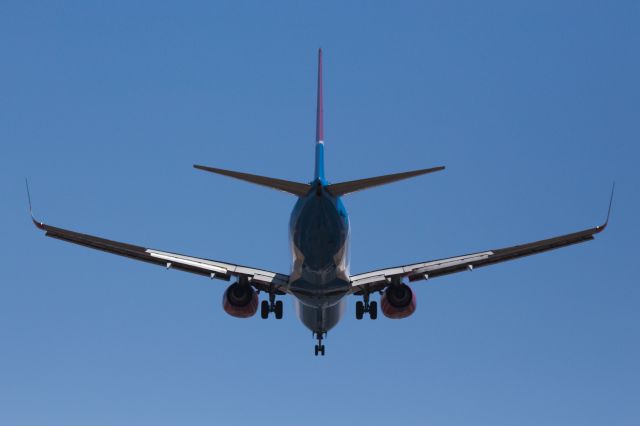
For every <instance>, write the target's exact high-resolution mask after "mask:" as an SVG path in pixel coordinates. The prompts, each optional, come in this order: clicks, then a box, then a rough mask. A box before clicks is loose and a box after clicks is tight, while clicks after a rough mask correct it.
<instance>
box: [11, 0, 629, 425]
mask: <svg viewBox="0 0 640 426" xmlns="http://www.w3.org/2000/svg"><path fill="white" fill-rule="evenodd" d="M317 3H318V2H277V3H276V2H270V3H268V4H267V2H245V1H233V2H232V1H229V2H206V1H201V2H193V1H185V2H175V3H170V2H157V1H154V2H152V1H147V2H128V1H127V2H125V1H113V2H74V1H59V2H25V1H5V2H2V3H1V4H0V40H1V41H0V70H1V72H0V75H2V80H1V81H2V82H1V83H0V98H1V99H2V102H0V141H1V144H2V145H1V146H2V155H1V156H0V165H1V167H0V177H1V179H0V194H2V200H3V202H2V204H1V206H0V215H1V217H0V218H1V220H2V223H3V224H4V226H3V229H2V230H1V231H0V235H1V237H2V241H3V249H2V253H3V255H2V259H3V260H2V265H3V268H2V269H3V274H2V281H1V284H0V323H1V324H2V327H0V424H3V425H60V424H64V425H85V424H92V425H113V424H121V425H128V424H155V425H175V424H183V425H205V424H207V425H210V424H227V425H245V424H257V423H266V424H271V423H278V424H281V425H296V424H300V423H302V422H304V423H305V424H308V425H320V424H327V423H330V424H336V425H342V424H344V425H350V424H356V423H358V424H360V423H365V424H369V425H378V424H380V425H382V424H398V423H402V424H407V425H424V424H441V425H468V424H474V425H513V424H519V425H567V424H580V425H602V424H612V425H637V424H638V419H639V418H640V389H639V388H638V383H639V381H640V366H639V365H638V359H640V332H639V327H638V326H639V325H640V309H639V308H640V289H639V286H638V279H637V278H636V276H637V271H636V266H637V259H636V254H637V252H638V249H637V244H638V243H637V242H638V240H639V239H640V232H639V228H638V217H639V215H638V213H639V212H640V201H639V198H638V194H639V193H640V192H639V189H640V188H639V183H640V172H639V171H638V167H637V163H638V158H639V156H640V149H639V148H638V146H639V137H640V127H639V123H640V121H639V117H640V85H639V84H638V76H639V75H640V55H639V54H638V45H639V44H640V25H638V23H639V22H640V5H639V3H638V2H634V1H617V2H609V3H606V2H592V1H585V2H563V1H562V2H555V1H554V2H551V1H549V2H545V1H542V2H541V1H503V2H475V1H455V2H426V1H425V2H422V1H421V2H386V3H382V2H365V1H360V2H332V1H329V2H322V4H317ZM318 47H322V48H323V49H324V54H325V56H324V59H325V71H324V73H325V139H326V158H327V165H326V169H327V175H328V178H329V179H330V180H334V181H340V180H347V179H355V178H359V177H367V176H373V175H378V174H384V173H391V172H399V171H404V170H411V169H415V168H422V167H432V166H437V165H446V166H447V170H446V171H444V172H442V173H438V174H434V175H429V176H424V177H421V178H417V179H414V180H412V181H407V182H402V183H397V184H395V185H391V186H388V187H383V188H379V189H373V190H370V191H367V192H362V193H358V194H354V195H353V196H350V197H348V198H346V199H345V204H346V206H347V209H348V210H349V212H350V216H351V222H352V228H353V233H352V266H351V268H352V272H354V273H356V272H363V271H367V270H370V269H376V268H380V267H385V266H394V265H397V264H403V263H411V262H416V261H423V260H428V259H433V258H439V257H445V256H453V255H457V254H463V253H468V252H472V251H476V250H485V249H491V248H498V247H502V246H508V245H512V244H516V243H521V242H527V241H531V240H536V239H540V238H544V237H548V236H553V235H556V234H561V233H565V232H571V231H575V230H579V229H583V228H586V227H591V226H594V225H596V224H598V223H600V222H601V221H602V220H603V219H604V216H605V213H606V207H607V202H608V196H609V190H610V186H611V182H612V181H613V180H615V181H616V183H617V189H616V199H615V202H614V211H613V217H612V222H611V226H610V228H609V229H608V230H607V231H606V232H605V233H604V234H601V235H599V236H598V238H597V239H596V241H594V242H589V243H587V244H583V245H580V246H575V247H571V248H567V249H564V250H561V251H556V252H553V253H548V254H543V255H540V256H535V257H531V258H527V259H524V260H519V261H515V262H511V263H507V264H502V265H498V266H495V267H490V268H484V269H481V270H477V271H474V272H472V273H467V274H458V275H455V276H449V277H443V278H439V279H437V280H433V281H431V282H429V283H424V282H422V283H416V284H415V285H414V289H415V291H416V293H417V297H418V310H417V312H416V314H415V315H413V316H412V317H410V318H408V319H406V320H403V321H391V320H387V319H385V318H380V319H378V320H377V321H357V322H356V321H355V319H353V315H354V313H353V304H354V303H355V299H354V300H351V301H350V303H349V309H348V311H347V315H346V317H345V319H344V320H343V322H342V323H340V324H339V325H338V327H336V328H335V329H334V330H333V331H331V333H330V334H329V337H328V340H327V342H326V345H327V356H326V357H324V358H316V357H314V356H313V350H312V349H313V343H314V342H313V340H312V338H311V333H310V332H309V331H308V330H306V329H305V328H304V327H303V326H302V325H301V324H300V323H299V321H298V320H297V319H296V318H295V315H294V312H293V304H292V302H291V300H286V301H285V319H284V320H283V321H278V322H276V321H275V320H270V321H263V320H261V319H259V318H257V317H256V318H252V319H249V320H237V319H234V318H231V317H229V316H227V315H226V314H225V313H224V312H223V311H222V309H221V296H222V293H223V291H224V288H225V286H226V284H225V283H224V282H220V281H215V282H212V281H208V280H206V279H203V278H201V277H198V276H191V275H189V274H183V273H180V272H176V271H166V270H163V269H162V268H158V267H154V266H151V265H146V264H140V263H136V262H133V261H130V260H128V259H123V258H119V257H116V256H110V255H107V254H104V253H100V252H94V251H91V250H88V249H84V248H82V247H78V246H72V245H68V244H64V243H62V242H59V241H55V240H50V239H45V238H44V237H43V236H42V235H41V234H40V233H39V232H37V231H36V230H35V228H33V227H32V226H31V223H30V222H29V219H28V216H27V214H26V196H25V193H24V177H25V176H28V177H29V178H30V181H31V185H32V193H33V197H34V202H35V210H36V213H37V215H38V216H39V217H40V218H41V219H42V220H44V221H46V222H48V223H51V224H53V225H57V226H61V227H67V228H72V229H76V230H78V231H81V232H87V233H93V234H96V235H100V236H105V237H109V238H113V239H118V240H121V241H126V242H131V243H137V244H142V245H147V246H151V247H154V248H158V249H164V250H169V251H177V252H181V253H185V254H192V255H196V256H204V257H209V258H214V259H219V260H226V261H230V262H238V263H242V264H250V265H255V266H258V267H264V268H267V269H272V270H277V271H281V272H285V273H286V272H287V271H288V268H289V262H290V255H289V253H288V246H287V221H288V215H289V211H290V209H291V207H292V206H293V203H294V200H293V199H292V197H290V196H288V195H286V194H282V193H278V192H275V191H269V190H267V189H263V188H259V187H254V186H251V185H248V184H244V183H242V182H236V181H232V180H229V179H226V178H223V177H218V176H213V175H208V174H205V173H203V172H199V171H196V170H194V169H192V168H191V165H192V164H194V163H201V164H206V165H211V166H217V167H223V168H230V169H237V170H243V171H248V172H253V173H257V174H265V175H271V176H276V177H282V178H285V179H291V180H303V181H304V180H307V179H311V177H312V173H313V158H312V156H313V138H314V130H315V129H314V126H315V124H314V109H315V78H316V76H315V66H316V64H315V61H316V49H317V48H318Z"/></svg>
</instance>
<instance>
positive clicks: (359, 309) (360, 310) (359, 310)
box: [356, 300, 364, 320]
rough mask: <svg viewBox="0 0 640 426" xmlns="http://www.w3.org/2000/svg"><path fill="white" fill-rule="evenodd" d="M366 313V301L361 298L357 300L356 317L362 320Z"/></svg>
mask: <svg viewBox="0 0 640 426" xmlns="http://www.w3.org/2000/svg"><path fill="white" fill-rule="evenodd" d="M363 315H364V303H362V302H361V301H360V300H358V301H357V302H356V319H357V320H361V319H362V316H363Z"/></svg>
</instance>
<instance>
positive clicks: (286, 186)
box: [193, 164, 311, 197]
mask: <svg viewBox="0 0 640 426" xmlns="http://www.w3.org/2000/svg"><path fill="white" fill-rule="evenodd" d="M193 167H195V168H196V169H200V170H204V171H206V172H211V173H217V174H219V175H224V176H229V177H232V178H236V179H240V180H244V181H246V182H251V183H255V184H257V185H262V186H266V187H269V188H273V189H277V190H279V191H284V192H288V193H289V194H293V195H297V196H298V197H302V196H304V195H306V194H307V193H308V192H309V191H310V190H311V185H309V184H307V183H299V182H291V181H288V180H283V179H275V178H270V177H266V176H258V175H251V174H249V173H241V172H234V171H232V170H224V169H216V168H214V167H207V166H200V165H197V164H194V165H193Z"/></svg>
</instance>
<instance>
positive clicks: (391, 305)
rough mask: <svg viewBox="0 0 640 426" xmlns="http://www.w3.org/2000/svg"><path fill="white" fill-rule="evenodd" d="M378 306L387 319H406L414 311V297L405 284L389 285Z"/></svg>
mask: <svg viewBox="0 0 640 426" xmlns="http://www.w3.org/2000/svg"><path fill="white" fill-rule="evenodd" d="M380 306H381V309H382V313H383V314H384V316H385V317H387V318H391V319H401V318H406V317H408V316H409V315H411V314H413V313H414V312H415V310H416V295H415V294H414V293H413V291H411V288H410V287H409V286H408V285H406V284H397V285H391V286H389V287H387V289H386V290H385V291H384V294H383V295H382V299H381V300H380Z"/></svg>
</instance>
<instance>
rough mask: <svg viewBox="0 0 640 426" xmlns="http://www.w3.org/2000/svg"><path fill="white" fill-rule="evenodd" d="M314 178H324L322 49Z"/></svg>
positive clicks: (320, 53) (319, 69)
mask: <svg viewBox="0 0 640 426" xmlns="http://www.w3.org/2000/svg"><path fill="white" fill-rule="evenodd" d="M313 179H314V180H320V181H321V182H322V183H324V182H325V178H324V121H323V111H322V49H318V105H317V109H316V168H315V173H314V176H313Z"/></svg>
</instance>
